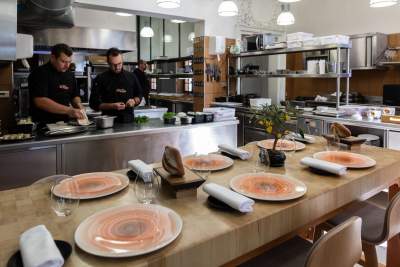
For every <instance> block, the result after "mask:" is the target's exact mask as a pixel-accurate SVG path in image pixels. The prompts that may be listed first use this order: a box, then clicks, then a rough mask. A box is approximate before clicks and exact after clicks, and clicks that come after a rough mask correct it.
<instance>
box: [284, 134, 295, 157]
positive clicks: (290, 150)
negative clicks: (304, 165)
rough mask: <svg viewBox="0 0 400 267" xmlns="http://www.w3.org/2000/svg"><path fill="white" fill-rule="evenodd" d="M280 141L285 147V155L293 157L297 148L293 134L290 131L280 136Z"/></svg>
mask: <svg viewBox="0 0 400 267" xmlns="http://www.w3.org/2000/svg"><path fill="white" fill-rule="evenodd" d="M282 142H283V143H284V144H285V146H286V147H287V150H286V151H285V154H286V156H288V157H293V156H294V154H295V153H296V149H297V143H296V139H295V137H294V135H293V134H292V133H289V134H288V135H285V136H284V137H283V138H282Z"/></svg>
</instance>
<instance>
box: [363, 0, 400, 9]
mask: <svg viewBox="0 0 400 267" xmlns="http://www.w3.org/2000/svg"><path fill="white" fill-rule="evenodd" d="M395 4H397V0H370V1H369V6H370V7H388V6H393V5H395Z"/></svg>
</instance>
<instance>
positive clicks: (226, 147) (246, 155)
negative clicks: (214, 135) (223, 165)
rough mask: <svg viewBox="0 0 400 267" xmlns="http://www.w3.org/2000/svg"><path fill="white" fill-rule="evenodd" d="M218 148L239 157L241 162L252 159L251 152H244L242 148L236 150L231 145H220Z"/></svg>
mask: <svg viewBox="0 0 400 267" xmlns="http://www.w3.org/2000/svg"><path fill="white" fill-rule="evenodd" d="M218 148H219V149H220V150H221V151H223V152H225V153H228V154H231V155H233V156H237V157H239V158H240V159H241V160H247V159H249V158H251V154H250V152H249V151H246V150H243V149H240V148H235V147H232V146H230V145H225V144H222V145H218Z"/></svg>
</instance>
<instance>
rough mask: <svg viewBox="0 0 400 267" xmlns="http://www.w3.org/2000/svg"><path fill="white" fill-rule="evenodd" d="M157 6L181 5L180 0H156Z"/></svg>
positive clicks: (170, 6) (173, 6)
mask: <svg viewBox="0 0 400 267" xmlns="http://www.w3.org/2000/svg"><path fill="white" fill-rule="evenodd" d="M156 3H157V6H159V7H162V8H178V7H180V6H181V0H157V2H156Z"/></svg>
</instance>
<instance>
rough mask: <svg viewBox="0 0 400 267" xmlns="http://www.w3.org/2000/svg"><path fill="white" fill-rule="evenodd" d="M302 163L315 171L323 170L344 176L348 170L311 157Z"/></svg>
mask: <svg viewBox="0 0 400 267" xmlns="http://www.w3.org/2000/svg"><path fill="white" fill-rule="evenodd" d="M300 163H301V164H303V165H306V166H309V167H312V168H314V169H318V170H323V171H326V172H330V173H333V174H337V175H344V174H346V170H347V168H346V167H345V166H343V165H340V164H337V163H332V162H328V161H325V160H320V159H315V158H311V157H305V158H303V159H302V160H301V161H300Z"/></svg>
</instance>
